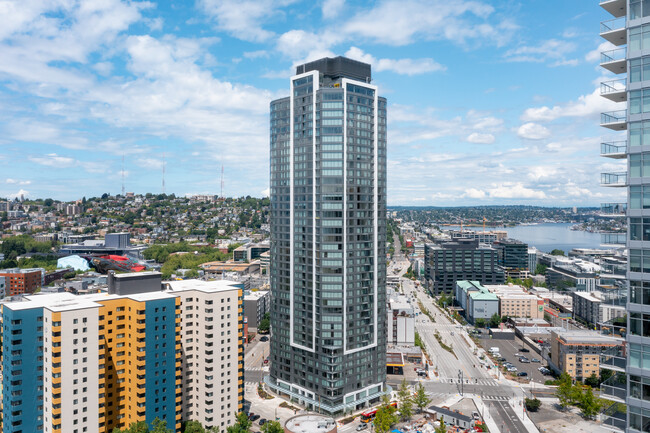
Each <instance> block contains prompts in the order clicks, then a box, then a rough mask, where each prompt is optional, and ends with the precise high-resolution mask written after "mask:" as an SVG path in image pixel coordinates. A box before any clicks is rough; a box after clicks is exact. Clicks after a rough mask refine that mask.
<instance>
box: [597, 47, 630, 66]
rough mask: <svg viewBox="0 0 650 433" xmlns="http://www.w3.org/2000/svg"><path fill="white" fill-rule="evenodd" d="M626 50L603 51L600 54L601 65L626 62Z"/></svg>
mask: <svg viewBox="0 0 650 433" xmlns="http://www.w3.org/2000/svg"><path fill="white" fill-rule="evenodd" d="M625 54H626V50H625V48H616V49H614V50H609V51H603V52H602V53H600V64H601V65H602V64H604V63H612V62H620V61H625Z"/></svg>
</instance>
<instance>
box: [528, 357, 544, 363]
mask: <svg viewBox="0 0 650 433" xmlns="http://www.w3.org/2000/svg"><path fill="white" fill-rule="evenodd" d="M530 361H531V362H542V361H540V360H539V359H537V358H533V359H531V360H530Z"/></svg>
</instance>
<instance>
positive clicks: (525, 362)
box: [519, 356, 530, 364]
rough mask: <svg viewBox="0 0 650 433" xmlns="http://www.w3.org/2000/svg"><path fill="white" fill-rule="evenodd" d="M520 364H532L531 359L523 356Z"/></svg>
mask: <svg viewBox="0 0 650 433" xmlns="http://www.w3.org/2000/svg"><path fill="white" fill-rule="evenodd" d="M519 362H521V363H522V364H530V359H528V358H526V357H525V356H522V357H521V358H519Z"/></svg>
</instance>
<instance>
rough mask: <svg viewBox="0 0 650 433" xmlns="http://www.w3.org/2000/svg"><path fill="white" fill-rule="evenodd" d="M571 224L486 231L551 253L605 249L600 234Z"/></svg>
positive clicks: (496, 228) (451, 227) (456, 227)
mask: <svg viewBox="0 0 650 433" xmlns="http://www.w3.org/2000/svg"><path fill="white" fill-rule="evenodd" d="M572 225H574V224H571V223H544V224H535V225H526V226H516V227H486V228H485V231H489V230H503V231H506V232H508V237H510V238H513V239H518V240H520V241H522V242H525V243H527V244H528V245H529V246H533V247H535V248H537V249H538V250H540V251H542V252H545V253H550V252H551V251H552V250H554V249H559V250H562V251H564V252H565V253H567V252H569V251H570V250H571V249H573V248H604V247H602V246H601V245H600V233H591V232H583V231H579V230H571V229H570V227H571V226H572ZM440 228H442V229H453V230H460V227H459V226H444V227H443V226H441V227H440ZM467 229H469V230H475V231H482V230H483V228H482V227H467Z"/></svg>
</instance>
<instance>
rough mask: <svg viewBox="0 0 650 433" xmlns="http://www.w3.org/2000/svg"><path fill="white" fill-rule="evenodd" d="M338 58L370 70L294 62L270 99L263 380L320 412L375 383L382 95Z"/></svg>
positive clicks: (380, 377)
mask: <svg viewBox="0 0 650 433" xmlns="http://www.w3.org/2000/svg"><path fill="white" fill-rule="evenodd" d="M341 59H342V60H343V61H344V62H346V63H344V64H346V65H351V66H352V67H354V68H361V69H360V70H361V71H363V70H364V68H367V72H368V75H369V65H365V64H363V63H360V62H354V61H351V60H349V59H343V58H337V59H323V60H321V61H317V62H314V63H316V64H317V65H316V68H315V69H314V68H311V70H310V67H309V66H310V64H307V65H301V66H299V67H298V71H306V72H303V73H300V74H299V75H296V76H294V77H293V78H292V80H291V96H290V97H288V98H282V99H278V100H276V101H273V102H272V103H271V137H270V140H271V263H270V278H271V292H272V300H271V326H272V331H273V337H272V339H271V359H272V363H271V377H270V381H271V383H269V385H271V386H272V387H273V388H275V389H276V390H277V391H279V392H281V393H284V394H286V395H289V396H291V397H292V398H293V399H294V400H296V401H298V402H299V403H302V404H304V405H305V406H308V407H311V408H313V409H320V410H322V411H323V412H329V413H340V412H343V411H345V410H349V409H355V408H357V407H363V406H365V405H366V404H368V402H374V401H376V400H378V398H379V396H380V395H381V393H383V392H384V391H385V390H386V387H385V370H386V363H385V357H386V355H385V353H386V336H385V335H386V332H385V326H386V325H385V317H386V313H385V311H386V306H385V304H386V294H385V285H386V283H385V280H386V262H385V259H384V258H385V257H386V249H385V244H386V100H385V99H384V98H380V97H378V96H377V89H376V87H375V86H372V85H370V84H368V83H366V82H361V81H357V79H356V78H357V75H358V74H356V73H352V70H350V71H351V72H350V73H347V74H346V67H343V68H341V69H337V70H336V73H333V72H331V69H332V68H328V67H327V66H328V61H330V60H331V61H335V60H336V61H338V62H341ZM305 66H307V67H306V68H305ZM353 72H358V71H357V70H355V71H353ZM350 77H353V78H350Z"/></svg>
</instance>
